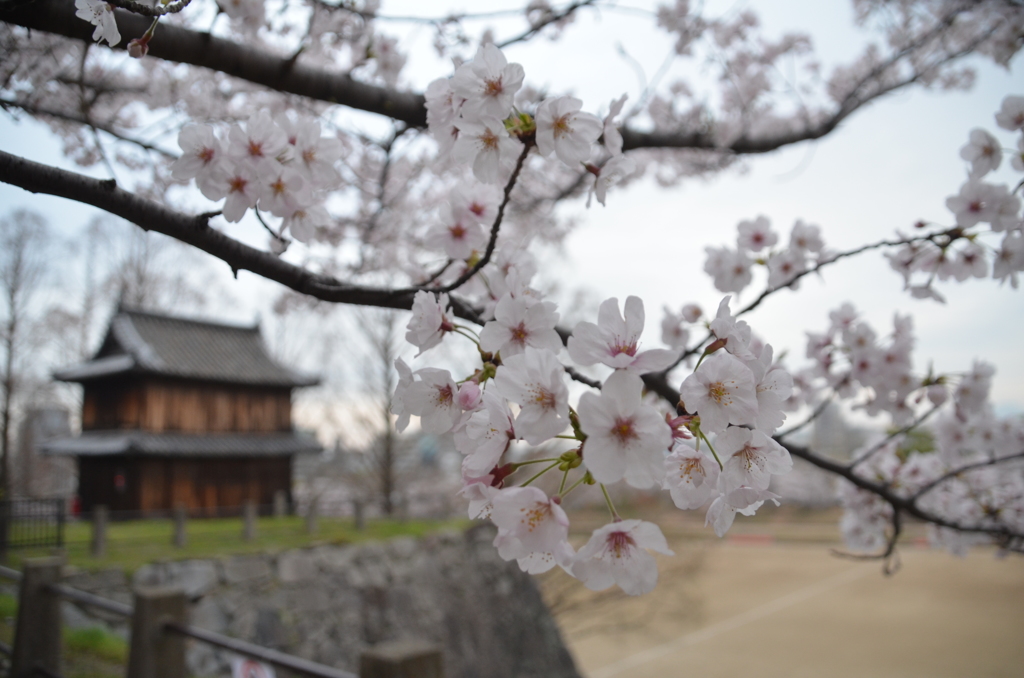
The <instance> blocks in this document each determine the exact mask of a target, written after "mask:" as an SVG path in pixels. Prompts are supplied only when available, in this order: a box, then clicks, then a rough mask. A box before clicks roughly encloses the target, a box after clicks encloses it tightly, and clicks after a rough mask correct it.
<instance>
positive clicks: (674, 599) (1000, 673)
mask: <svg viewBox="0 0 1024 678" xmlns="http://www.w3.org/2000/svg"><path fill="white" fill-rule="evenodd" d="M673 547H674V548H675V549H676V552H677V554H678V555H677V557H676V558H669V559H662V561H661V563H660V565H661V568H662V578H661V581H660V582H659V584H658V588H657V589H656V590H655V592H654V594H652V595H651V596H648V597H643V598H639V599H629V598H625V597H622V596H619V595H616V594H612V595H598V596H594V597H588V596H586V595H585V594H583V595H581V591H580V590H579V588H578V587H575V588H574V587H571V586H565V585H564V584H563V585H562V586H559V585H558V584H559V582H558V581H557V580H552V581H551V582H550V584H549V589H548V590H549V593H550V595H551V598H552V600H553V601H554V603H555V608H556V612H557V613H558V614H559V622H560V624H561V626H562V628H563V632H564V633H565V636H566V641H567V642H568V644H569V646H570V648H571V649H572V651H573V653H574V655H575V657H576V661H577V664H578V666H579V667H580V670H581V672H582V673H583V674H584V675H585V676H587V678H615V677H617V676H644V677H645V678H646V677H651V678H661V677H666V678H667V677H670V676H671V677H675V676H699V677H700V678H717V677H723V678H725V677H730V678H731V677H734V676H737V677H745V676H755V675H756V676H757V677H758V678H770V677H774V676H779V677H783V676H785V677H787V678H802V677H804V676H807V677H811V676H813V677H815V678H819V677H829V678H831V677H837V678H843V677H846V676H850V677H852V676H857V677H858V678H860V677H871V678H889V677H893V678H895V677H900V678H903V677H907V678H917V677H921V678H925V677H927V678H939V677H945V676H948V677H950V678H954V677H955V678H963V677H970V678H975V677H977V678H988V677H992V678H995V677H1004V676H1005V677H1007V678H1009V677H1015V678H1016V677H1019V676H1024V559H1021V558H1009V559H1005V560H997V559H995V558H993V556H992V554H991V552H979V553H975V554H972V555H971V556H969V557H968V558H966V559H957V558H953V557H952V556H949V555H947V554H944V553H939V552H933V551H929V550H925V549H919V548H914V547H910V548H905V549H903V551H902V563H903V568H902V570H901V571H900V572H899V573H897V574H896V575H895V576H893V577H885V576H883V575H882V574H881V568H880V565H879V564H878V563H877V562H870V563H859V562H851V561H849V560H842V559H839V558H836V557H834V556H831V555H830V554H829V552H828V548H827V546H825V545H823V544H789V543H768V542H767V541H766V540H761V541H760V542H759V541H758V540H753V541H750V542H748V543H736V542H733V543H730V542H717V541H716V542H704V543H693V542H676V543H675V544H674V545H673ZM559 610H561V611H560V612H559Z"/></svg>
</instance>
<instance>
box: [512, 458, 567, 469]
mask: <svg viewBox="0 0 1024 678" xmlns="http://www.w3.org/2000/svg"><path fill="white" fill-rule="evenodd" d="M553 461H558V462H560V461H562V458H561V457H549V458H547V459H531V460H530V461H519V462H516V468H517V469H518V468H519V467H520V466H527V465H529V464H544V463H548V464H550V463H551V462H553Z"/></svg>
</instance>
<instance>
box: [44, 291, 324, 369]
mask: <svg viewBox="0 0 1024 678" xmlns="http://www.w3.org/2000/svg"><path fill="white" fill-rule="evenodd" d="M125 373H143V374H156V375H163V376H169V377H181V378H185V379H198V380H204V381H218V382H226V383H232V384H246V385H254V386H256V385H258V386H311V385H313V384H316V383H318V379H317V378H316V377H313V376H309V375H303V374H298V373H296V372H293V371H292V370H289V369H288V368H286V367H284V366H282V365H279V364H277V363H276V362H274V360H273V359H271V357H270V356H269V355H268V354H267V351H266V348H264V346H263V340H262V338H261V337H260V330H259V327H258V326H254V327H239V326H237V325H224V324H219V323H212V322H208V321H201V320H191V319H186V318H175V317H171V316H166V315H158V314H155V313H146V312H142V311H135V310H126V309H121V310H119V311H118V313H117V314H116V315H115V316H114V318H113V320H111V322H110V327H109V328H108V330H107V336H106V338H105V339H104V341H103V345H102V346H101V347H100V350H99V351H98V352H97V353H96V355H95V356H94V358H93V359H92V360H90V361H89V362H85V363H81V364H78V365H72V366H70V367H67V368H64V369H62V370H59V371H57V372H55V373H54V377H56V378H57V379H60V380H62V381H77V382H81V381H89V380H92V379H98V378H102V377H108V376H113V375H115V374H125Z"/></svg>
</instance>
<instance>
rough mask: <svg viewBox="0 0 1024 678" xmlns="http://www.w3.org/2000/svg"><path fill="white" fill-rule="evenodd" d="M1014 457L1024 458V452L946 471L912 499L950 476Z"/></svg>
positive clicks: (954, 476) (1004, 461)
mask: <svg viewBox="0 0 1024 678" xmlns="http://www.w3.org/2000/svg"><path fill="white" fill-rule="evenodd" d="M1014 459H1024V452H1018V453H1017V454H1011V455H1008V456H1005V457H995V458H992V459H986V460H985V461H979V462H975V463H973V464H967V465H966V466H961V467H960V468H955V469H953V470H952V471H949V472H948V473H945V474H943V475H941V476H939V477H938V478H936V479H935V480H933V481H931V482H929V483H927V484H925V485H924V486H923V487H921V488H920V489H919V490H918V491H917V492H915V493H914V494H913V496H912V497H911V499H914V500H916V499H918V498H920V497H921V496H922V495H924V494H925V493H927V492H931V491H932V490H934V489H935V488H936V487H938V486H939V485H941V484H942V483H944V482H946V481H947V480H949V479H950V478H956V477H957V476H959V475H960V474H962V473H967V472H968V471H973V470H974V469H978V468H985V467H987V466H996V465H997V464H1004V463H1006V462H1008V461H1013V460H1014Z"/></svg>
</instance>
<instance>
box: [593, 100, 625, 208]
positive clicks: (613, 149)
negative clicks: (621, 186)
mask: <svg viewBox="0 0 1024 678" xmlns="http://www.w3.org/2000/svg"><path fill="white" fill-rule="evenodd" d="M628 98H629V95H628V94H623V95H622V96H621V97H619V98H618V99H616V100H614V101H612V103H611V105H610V106H609V107H608V115H606V116H605V117H604V124H603V127H602V136H603V137H604V147H605V148H607V149H608V152H609V153H611V154H612V155H613V156H617V155H621V154H622V134H621V133H620V132H619V128H618V127H617V126H616V123H615V118H617V117H618V116H619V113H621V112H622V107H623V106H624V105H625V104H626V99H628ZM630 171H632V170H630ZM597 201H598V202H600V203H601V204H602V205H603V204H604V200H602V199H601V196H598V198H597Z"/></svg>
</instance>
